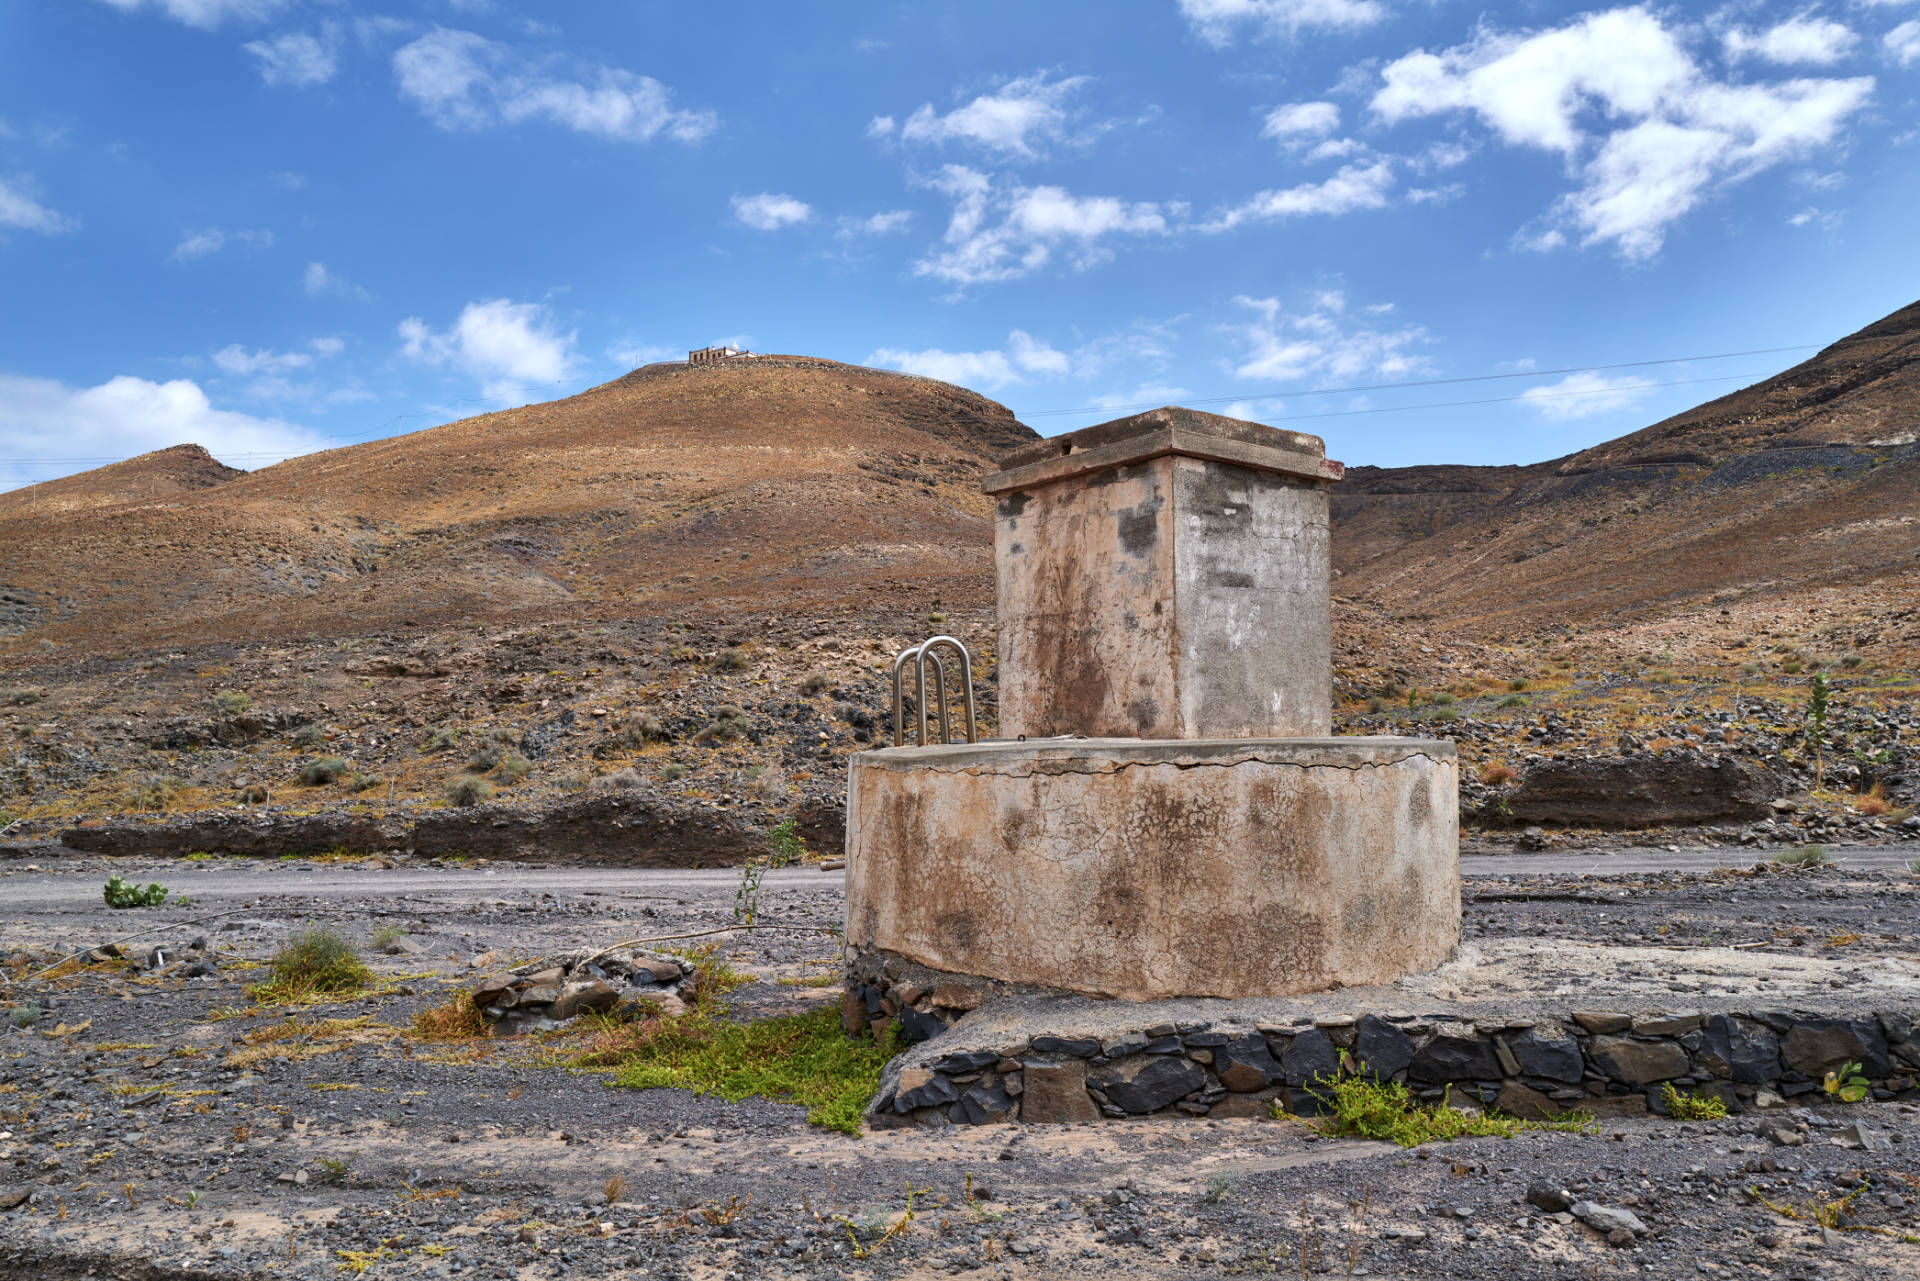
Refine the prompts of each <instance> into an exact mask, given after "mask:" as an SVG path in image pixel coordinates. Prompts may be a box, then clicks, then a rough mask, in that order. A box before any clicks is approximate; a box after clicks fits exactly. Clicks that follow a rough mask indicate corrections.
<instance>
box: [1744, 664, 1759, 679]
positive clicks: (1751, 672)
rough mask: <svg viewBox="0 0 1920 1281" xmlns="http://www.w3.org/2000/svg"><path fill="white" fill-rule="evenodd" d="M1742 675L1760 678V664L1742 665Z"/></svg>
mask: <svg viewBox="0 0 1920 1281" xmlns="http://www.w3.org/2000/svg"><path fill="white" fill-rule="evenodd" d="M1740 674H1741V675H1742V676H1758V675H1759V674H1760V664H1758V663H1742V664H1740Z"/></svg>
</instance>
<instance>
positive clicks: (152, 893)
mask: <svg viewBox="0 0 1920 1281" xmlns="http://www.w3.org/2000/svg"><path fill="white" fill-rule="evenodd" d="M100 895H101V897H102V898H104V899H106V901H107V906H108V907H159V906H160V905H161V904H162V903H165V902H166V901H167V887H166V886H164V885H162V884H160V883H159V882H158V881H155V882H153V883H152V884H150V885H148V886H147V887H146V888H145V889H141V888H140V887H139V886H138V885H129V884H127V883H126V881H124V880H122V879H121V878H120V876H119V874H118V873H115V874H114V875H112V876H109V877H108V878H107V883H106V885H105V886H104V887H103V888H102V889H101V891H100Z"/></svg>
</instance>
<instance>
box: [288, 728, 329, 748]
mask: <svg viewBox="0 0 1920 1281" xmlns="http://www.w3.org/2000/svg"><path fill="white" fill-rule="evenodd" d="M326 736H327V731H326V730H325V729H324V728H323V727H321V726H319V725H302V726H301V727H300V728H299V729H297V730H295V731H293V733H291V734H289V735H287V740H288V741H289V742H291V743H292V744H293V745H294V746H295V747H312V746H314V745H315V744H316V743H319V742H321V741H322V740H324V739H325V738H326Z"/></svg>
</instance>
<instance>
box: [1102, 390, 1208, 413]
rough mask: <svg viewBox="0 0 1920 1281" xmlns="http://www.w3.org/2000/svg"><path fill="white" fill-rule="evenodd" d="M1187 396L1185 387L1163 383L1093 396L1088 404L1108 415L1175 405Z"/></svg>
mask: <svg viewBox="0 0 1920 1281" xmlns="http://www.w3.org/2000/svg"><path fill="white" fill-rule="evenodd" d="M1187 394H1188V393H1187V389H1186V388H1185V387H1170V386H1168V385H1167V384H1165V383H1142V384H1140V385H1139V386H1137V387H1135V388H1134V389H1133V390H1132V391H1110V392H1107V393H1105V394H1104V395H1099V396H1095V397H1093V399H1092V400H1090V401H1089V402H1088V403H1089V404H1091V405H1094V406H1097V407H1098V408H1100V409H1104V410H1106V411H1107V412H1108V413H1110V414H1111V413H1124V412H1135V411H1138V410H1141V409H1158V408H1159V407H1160V406H1161V405H1172V404H1176V403H1178V401H1179V400H1180V398H1181V397H1183V396H1185V395H1187Z"/></svg>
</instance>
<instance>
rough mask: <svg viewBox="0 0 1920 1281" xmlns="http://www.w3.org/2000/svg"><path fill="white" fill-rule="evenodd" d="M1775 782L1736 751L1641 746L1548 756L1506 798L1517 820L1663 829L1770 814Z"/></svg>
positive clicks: (1749, 818)
mask: <svg viewBox="0 0 1920 1281" xmlns="http://www.w3.org/2000/svg"><path fill="white" fill-rule="evenodd" d="M1775 790H1776V783H1775V780H1774V778H1773V776H1772V775H1771V774H1769V773H1768V772H1767V771H1766V770H1765V769H1763V768H1761V767H1760V766H1758V765H1756V764H1754V763H1752V762H1750V761H1743V760H1738V759H1736V758H1734V757H1731V756H1726V757H1718V758H1715V757H1707V756H1702V755H1700V754H1698V753H1695V752H1664V753H1660V754H1658V755H1656V754H1653V753H1650V752H1636V753H1634V754H1633V755H1631V756H1622V757H1618V758H1613V757H1596V758H1587V759H1567V760H1558V761H1542V762H1539V763H1538V764H1535V765H1532V766H1530V767H1528V769H1527V770H1526V772H1525V773H1523V774H1522V775H1521V776H1520V781H1519V783H1518V784H1517V785H1516V786H1515V787H1514V789H1513V791H1512V792H1511V793H1510V794H1509V795H1508V797H1507V810H1508V813H1509V814H1510V815H1511V816H1512V818H1513V820H1514V821H1515V822H1520V823H1560V824H1565V825H1569V826H1581V827H1663V826H1670V825H1684V824H1698V823H1727V822H1748V821H1751V820H1753V819H1759V818H1765V817H1766V816H1767V815H1768V813H1769V810H1768V805H1767V802H1768V801H1769V800H1771V799H1772V798H1773V796H1774V794H1775Z"/></svg>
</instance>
